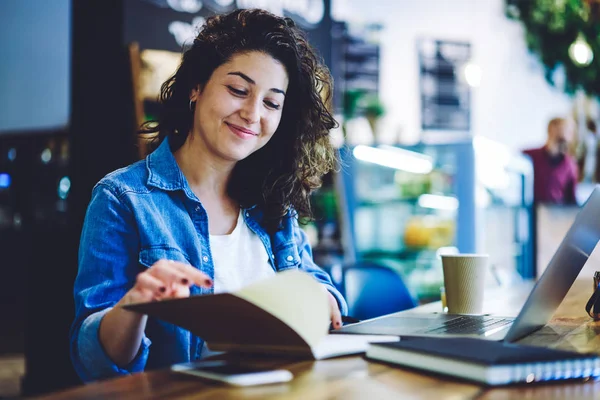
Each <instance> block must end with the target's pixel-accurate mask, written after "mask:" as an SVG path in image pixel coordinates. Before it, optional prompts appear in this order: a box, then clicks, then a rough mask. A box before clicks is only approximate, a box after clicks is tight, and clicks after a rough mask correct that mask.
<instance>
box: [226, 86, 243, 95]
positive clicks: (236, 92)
mask: <svg viewBox="0 0 600 400" xmlns="http://www.w3.org/2000/svg"><path fill="white" fill-rule="evenodd" d="M227 89H229V91H230V92H231V93H233V94H234V95H236V96H244V95H245V94H246V92H245V91H244V90H240V89H236V88H234V87H233V86H227Z"/></svg>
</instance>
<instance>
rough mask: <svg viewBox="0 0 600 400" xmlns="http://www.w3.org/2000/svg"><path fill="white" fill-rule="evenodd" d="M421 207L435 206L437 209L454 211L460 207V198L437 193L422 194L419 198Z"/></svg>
mask: <svg viewBox="0 0 600 400" xmlns="http://www.w3.org/2000/svg"><path fill="white" fill-rule="evenodd" d="M417 203H418V204H419V207H423V208H433V209H436V210H448V211H454V210H456V209H457V208H458V199H456V197H450V196H440V195H436V194H422V195H420V196H419V200H417Z"/></svg>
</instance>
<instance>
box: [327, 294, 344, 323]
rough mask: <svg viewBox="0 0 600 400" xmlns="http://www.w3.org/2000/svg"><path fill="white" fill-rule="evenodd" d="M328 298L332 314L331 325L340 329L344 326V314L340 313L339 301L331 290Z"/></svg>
mask: <svg viewBox="0 0 600 400" xmlns="http://www.w3.org/2000/svg"><path fill="white" fill-rule="evenodd" d="M327 298H328V299H329V314H330V315H331V326H332V327H333V329H340V328H341V327H342V314H341V313H340V308H339V307H338V302H337V300H336V299H335V297H333V295H332V294H331V292H330V291H329V290H328V291H327Z"/></svg>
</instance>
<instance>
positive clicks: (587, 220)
mask: <svg viewBox="0 0 600 400" xmlns="http://www.w3.org/2000/svg"><path fill="white" fill-rule="evenodd" d="M598 240H600V187H596V188H595V189H594V191H593V192H592V194H591V195H590V197H589V198H588V200H587V201H586V203H585V205H584V206H583V207H582V208H581V210H580V211H579V213H578V214H577V216H576V218H575V221H574V222H573V224H572V225H571V228H570V229H569V231H568V232H567V234H566V235H565V237H564V239H563V240H562V242H561V244H560V246H559V247H558V250H556V253H555V254H554V256H553V257H552V259H551V260H550V263H549V264H548V267H547V268H546V270H545V271H544V273H543V274H542V276H541V277H540V278H539V279H538V281H537V282H536V284H535V286H534V287H533V289H532V291H531V293H530V294H529V297H528V298H527V300H526V301H525V304H524V305H523V308H521V311H520V312H519V315H518V316H517V317H516V318H504V317H496V316H490V315H458V314H454V315H453V314H441V313H440V314H435V313H432V314H422V313H415V312H414V311H412V312H411V310H406V311H401V312H398V313H394V314H388V315H385V316H382V317H378V318H373V319H369V320H365V321H362V322H358V323H355V324H350V325H345V326H343V327H342V328H341V329H338V330H336V331H335V333H361V334H371V335H373V334H385V335H400V336H402V335H406V336H444V337H447V336H450V337H454V336H459V337H464V336H467V337H478V338H481V339H489V340H504V341H506V342H514V341H516V340H518V339H520V338H522V337H524V336H526V335H528V334H530V333H532V332H534V331H536V330H538V329H540V328H541V327H543V326H544V325H546V324H547V323H548V321H549V320H550V318H552V315H553V314H554V312H555V311H556V309H557V308H558V306H559V305H560V303H561V302H562V301H563V299H564V298H565V296H566V294H567V292H568V291H569V289H570V288H571V286H572V285H573V282H574V281H575V279H576V278H577V275H579V272H580V271H581V269H582V268H583V266H584V264H585V263H586V261H587V259H588V257H589V256H590V254H591V253H592V251H593V250H594V248H595V247H596V244H597V243H598ZM583 306H584V304H582V305H581V307H583Z"/></svg>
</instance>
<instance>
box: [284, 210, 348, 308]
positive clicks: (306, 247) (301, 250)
mask: <svg viewBox="0 0 600 400" xmlns="http://www.w3.org/2000/svg"><path fill="white" fill-rule="evenodd" d="M293 221H294V222H293V223H294V225H293V230H294V240H295V241H296V244H297V246H298V254H299V256H300V267H299V268H300V269H302V270H304V271H306V272H308V273H309V274H311V275H312V276H313V277H314V278H315V279H316V280H317V281H319V282H320V283H322V284H323V285H325V287H327V290H328V291H329V292H330V293H331V294H332V295H333V297H335V299H336V300H337V302H338V306H339V308H340V311H341V313H342V315H348V305H347V304H346V300H345V299H344V297H343V296H342V294H341V293H340V292H339V291H338V290H337V289H336V288H335V286H334V285H333V283H332V281H331V277H330V276H329V274H327V273H326V272H325V271H323V270H322V269H321V268H319V267H318V266H317V265H316V264H315V262H314V261H313V257H312V248H311V247H310V244H309V243H308V238H307V236H306V233H304V231H303V230H302V229H300V226H299V225H298V220H297V219H296V218H294V220H293Z"/></svg>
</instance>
